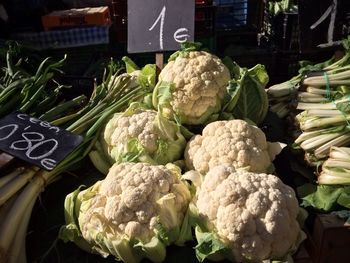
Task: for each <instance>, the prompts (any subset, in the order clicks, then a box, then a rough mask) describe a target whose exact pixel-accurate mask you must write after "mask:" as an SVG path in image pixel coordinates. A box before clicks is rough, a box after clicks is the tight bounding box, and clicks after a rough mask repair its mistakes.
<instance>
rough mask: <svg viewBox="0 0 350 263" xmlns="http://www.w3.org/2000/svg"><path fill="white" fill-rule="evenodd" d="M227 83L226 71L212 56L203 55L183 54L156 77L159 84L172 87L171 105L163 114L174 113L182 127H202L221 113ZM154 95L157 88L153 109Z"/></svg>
mask: <svg viewBox="0 0 350 263" xmlns="http://www.w3.org/2000/svg"><path fill="white" fill-rule="evenodd" d="M229 80H230V72H229V70H228V69H227V67H226V66H225V65H224V64H223V63H222V61H221V60H220V59H219V58H218V57H216V56H215V55H212V54H210V53H207V52H205V51H191V52H185V53H183V54H181V55H180V56H178V57H177V58H176V59H175V60H173V61H169V63H168V64H167V65H166V66H165V67H164V68H163V70H162V71H161V73H160V75H159V83H162V82H165V83H170V84H172V85H173V86H172V90H171V92H172V99H171V101H170V105H167V106H165V107H164V108H163V109H162V110H163V112H164V113H165V114H166V115H168V116H172V114H173V113H175V114H176V115H178V116H179V117H180V119H181V121H182V123H187V124H198V123H203V122H204V121H205V120H206V119H207V118H208V117H209V116H210V114H212V113H216V112H218V111H219V110H220V108H221V104H222V100H223V98H224V94H225V92H226V86H227V85H228V81H229ZM157 92H158V89H157V87H156V89H155V93H156V94H154V95H155V96H154V98H156V101H154V106H157V104H158V101H157V99H158V97H159V94H157ZM163 106H164V105H163ZM203 116H204V119H203V118H202V117H203Z"/></svg>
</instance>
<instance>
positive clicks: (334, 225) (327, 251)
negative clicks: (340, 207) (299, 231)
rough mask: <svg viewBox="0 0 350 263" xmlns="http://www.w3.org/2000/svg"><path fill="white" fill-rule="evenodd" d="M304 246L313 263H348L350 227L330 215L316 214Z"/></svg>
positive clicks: (349, 260)
mask: <svg viewBox="0 0 350 263" xmlns="http://www.w3.org/2000/svg"><path fill="white" fill-rule="evenodd" d="M307 234H308V238H307V240H306V243H305V246H306V249H307V251H308V253H309V254H310V256H311V258H312V261H313V262H314V263H345V262H350V257H349V248H350V225H349V224H346V223H345V221H344V220H342V219H340V218H338V217H337V216H335V215H331V214H317V215H316V218H315V221H314V224H313V227H312V229H309V231H308V233H307Z"/></svg>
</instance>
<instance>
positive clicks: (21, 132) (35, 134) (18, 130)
mask: <svg viewBox="0 0 350 263" xmlns="http://www.w3.org/2000/svg"><path fill="white" fill-rule="evenodd" d="M82 141H83V137H82V136H80V135H75V134H72V133H70V132H67V131H66V130H63V129H61V128H59V127H56V126H52V125H51V124H50V123H48V122H45V121H42V120H39V119H37V118H33V117H31V116H29V115H27V114H24V113H20V112H14V113H11V114H9V115H7V116H6V117H4V118H3V119H1V120H0V149H1V150H3V151H4V152H7V153H9V154H11V155H13V156H16V157H18V158H20V159H22V160H24V161H27V162H29V163H32V164H35V165H37V166H40V167H41V168H43V169H45V170H48V171H50V170H52V169H54V168H55V167H56V165H57V164H58V163H59V162H60V161H62V160H63V159H64V158H65V157H66V156H67V155H68V154H69V153H70V152H72V151H73V150H74V149H75V148H76V147H77V146H78V145H79V144H80V143H81V142H82Z"/></svg>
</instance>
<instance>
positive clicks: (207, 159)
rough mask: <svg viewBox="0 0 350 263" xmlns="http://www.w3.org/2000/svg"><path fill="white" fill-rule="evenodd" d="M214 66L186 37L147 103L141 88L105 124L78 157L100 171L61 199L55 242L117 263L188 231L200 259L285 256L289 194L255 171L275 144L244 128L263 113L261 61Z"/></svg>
mask: <svg viewBox="0 0 350 263" xmlns="http://www.w3.org/2000/svg"><path fill="white" fill-rule="evenodd" d="M224 62H225V63H223V61H222V60H220V59H219V58H217V57H216V56H214V55H212V54H209V53H207V52H205V51H198V50H196V48H195V47H194V46H191V45H187V44H186V45H185V46H184V48H183V49H182V50H181V51H178V52H175V54H173V55H172V56H171V57H170V61H169V63H168V64H167V65H166V66H165V67H164V69H163V70H162V71H161V73H160V77H159V81H158V82H157V84H156V85H155V88H154V90H153V94H152V102H151V103H150V100H149V97H148V96H147V97H145V98H144V100H143V101H138V102H136V103H135V102H134V103H132V104H131V105H130V107H129V108H128V109H127V110H126V111H124V112H121V113H117V114H115V115H113V116H111V117H110V119H108V120H107V122H106V124H105V125H104V128H103V131H102V133H101V136H100V137H98V139H97V140H96V142H97V143H95V145H94V149H93V151H92V152H91V153H90V158H91V159H92V160H93V162H94V163H95V165H96V166H97V167H98V168H99V170H101V171H102V172H104V173H106V174H107V177H106V178H105V179H103V180H100V181H98V182H96V183H95V184H93V185H92V186H90V187H89V188H87V189H85V190H82V188H79V189H77V190H76V191H74V192H73V193H71V194H70V195H68V196H67V198H66V202H65V211H66V213H65V218H66V223H67V225H66V226H64V227H63V228H62V230H61V233H60V235H61V238H62V239H63V240H65V241H73V242H75V243H76V244H77V245H78V246H79V247H81V248H82V249H84V250H86V251H89V252H92V253H98V254H100V255H102V256H104V257H106V256H108V255H113V256H114V257H115V258H116V259H118V260H122V261H124V262H139V261H140V260H142V259H143V258H148V259H150V260H152V261H154V262H160V261H163V260H164V259H165V257H166V247H167V246H169V245H172V244H175V245H183V244H184V243H185V242H186V241H189V240H191V239H192V238H193V235H192V229H195V237H196V240H197V242H198V245H197V246H196V248H195V249H196V255H197V258H198V260H200V261H203V260H204V259H206V258H209V259H223V258H227V259H230V260H251V261H262V260H267V259H280V260H287V258H288V255H289V254H290V253H292V252H293V251H295V249H296V247H297V246H298V244H299V243H300V241H301V240H302V239H303V234H302V232H301V230H300V226H299V224H298V222H297V220H296V218H297V215H298V202H297V199H296V197H295V194H294V192H293V190H292V189H291V188H289V187H288V186H286V185H284V184H283V183H282V181H281V180H280V179H278V178H277V177H276V176H274V175H272V174H267V172H271V171H272V170H273V169H272V167H273V164H272V161H273V159H274V157H275V155H276V154H278V153H279V152H280V151H281V149H282V148H281V145H280V144H279V143H269V142H267V141H266V137H265V134H264V133H263V132H262V131H261V130H260V129H259V128H258V127H256V126H255V124H254V122H255V123H261V122H262V121H263V120H264V118H265V115H266V112H267V107H268V104H267V95H266V93H265V91H264V87H265V85H266V83H267V81H268V76H267V74H266V71H265V70H264V67H263V66H261V65H257V66H255V67H253V68H252V69H245V68H240V67H239V66H238V65H237V64H235V63H233V62H232V61H230V60H229V59H226V60H225V61H224ZM133 68H135V67H133ZM248 96H249V97H248ZM233 118H235V119H233ZM228 119H229V120H228ZM203 128H204V129H203ZM201 129H203V133H202V135H199V134H197V135H195V134H193V132H195V131H196V130H197V131H198V130H201ZM197 133H198V132H197ZM185 138H187V139H190V138H191V139H190V140H189V142H187V146H186V141H185ZM181 157H184V158H185V160H178V159H180V158H181ZM167 162H171V163H168V164H166V163H167ZM101 163H103V165H101ZM165 164H166V165H165ZM177 165H179V166H181V168H183V170H186V171H187V173H185V174H184V175H181V169H180V168H179V167H178V166H177ZM186 180H189V181H191V182H192V183H191V184H189V183H188V182H187V181H186ZM202 186H203V188H202ZM257 200H259V201H261V200H262V201H263V205H262V206H260V205H259V203H257V202H256V201H257ZM190 202H191V205H190V206H189V203H190ZM189 207H191V208H189ZM286 218H287V219H288V220H286ZM282 241H283V242H282Z"/></svg>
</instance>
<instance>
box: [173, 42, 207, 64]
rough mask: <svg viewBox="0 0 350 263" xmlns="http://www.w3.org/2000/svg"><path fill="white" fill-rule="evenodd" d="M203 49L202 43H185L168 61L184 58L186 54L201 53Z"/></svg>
mask: <svg viewBox="0 0 350 263" xmlns="http://www.w3.org/2000/svg"><path fill="white" fill-rule="evenodd" d="M201 47H202V43H200V42H184V43H181V45H180V50H178V51H176V52H174V53H173V54H171V55H170V57H169V59H168V61H173V60H175V59H176V58H177V57H179V56H183V55H184V54H185V53H188V52H191V51H199V50H200V48H201Z"/></svg>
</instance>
